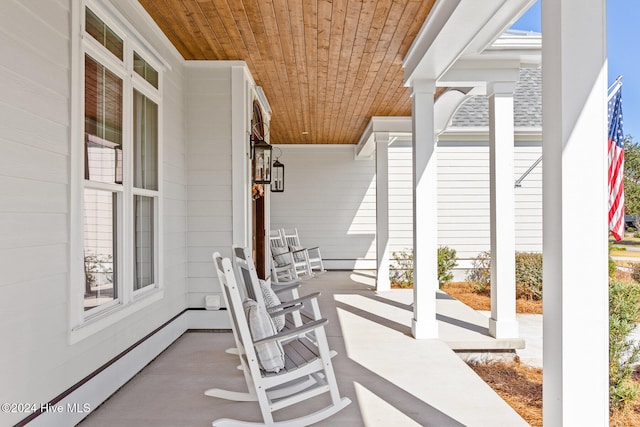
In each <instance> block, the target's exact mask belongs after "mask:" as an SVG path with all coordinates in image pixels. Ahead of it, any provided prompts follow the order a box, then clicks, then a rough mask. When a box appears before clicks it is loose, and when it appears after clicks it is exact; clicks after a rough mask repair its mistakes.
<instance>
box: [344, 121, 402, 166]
mask: <svg viewBox="0 0 640 427" xmlns="http://www.w3.org/2000/svg"><path fill="white" fill-rule="evenodd" d="M411 126H412V124H411V117H379V116H374V117H371V119H370V120H369V123H368V124H367V127H366V128H365V130H364V132H363V133H362V136H360V139H359V140H358V144H357V145H356V146H355V147H354V150H353V152H354V157H355V158H356V159H364V158H368V157H371V155H372V154H373V153H374V152H375V150H376V144H375V141H374V136H375V133H376V132H388V133H394V132H396V133H411Z"/></svg>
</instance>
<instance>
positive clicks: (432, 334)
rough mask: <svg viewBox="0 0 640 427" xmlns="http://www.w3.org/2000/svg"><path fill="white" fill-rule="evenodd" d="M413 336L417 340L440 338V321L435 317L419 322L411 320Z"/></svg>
mask: <svg viewBox="0 0 640 427" xmlns="http://www.w3.org/2000/svg"><path fill="white" fill-rule="evenodd" d="M411 334H412V335H413V337H414V338H415V339H417V340H428V339H437V338H438V335H439V334H438V321H437V320H436V319H435V317H434V318H433V319H431V320H423V321H421V322H418V321H417V320H416V319H411Z"/></svg>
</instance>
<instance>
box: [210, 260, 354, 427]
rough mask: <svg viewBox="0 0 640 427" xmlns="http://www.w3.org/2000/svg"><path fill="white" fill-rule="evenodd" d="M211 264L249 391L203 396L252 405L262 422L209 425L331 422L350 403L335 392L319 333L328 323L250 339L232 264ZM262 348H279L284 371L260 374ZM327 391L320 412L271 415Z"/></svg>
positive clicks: (212, 391) (229, 421)
mask: <svg viewBox="0 0 640 427" xmlns="http://www.w3.org/2000/svg"><path fill="white" fill-rule="evenodd" d="M213 261H214V264H215V268H216V271H217V273H218V277H219V279H220V283H221V286H222V290H223V296H224V300H225V303H226V305H227V308H228V311H229V315H230V316H231V323H232V325H233V327H232V329H233V335H234V339H235V341H236V345H237V347H238V348H239V349H240V350H241V351H240V355H241V361H242V368H243V369H242V372H243V374H244V377H245V381H246V384H247V387H248V389H249V392H248V393H242V392H234V391H229V390H222V389H210V390H207V391H206V392H205V394H207V395H208V396H214V397H219V398H222V399H228V400H235V401H255V400H257V401H258V402H259V405H260V411H261V412H262V417H263V420H264V422H262V423H260V422H247V421H240V420H233V419H228V418H222V419H218V420H215V421H214V422H213V423H212V424H213V426H218V427H227V426H278V427H299V426H307V425H311V424H314V423H317V422H319V421H322V420H324V419H326V418H328V417H330V416H331V415H333V414H335V413H337V412H338V411H340V410H341V409H343V408H344V407H345V406H347V405H348V404H349V403H351V401H350V400H349V399H348V398H346V397H340V394H339V391H338V384H337V382H336V379H335V373H334V371H333V365H332V362H331V352H330V351H329V346H328V344H327V337H326V334H325V331H324V325H325V324H326V323H327V320H326V319H319V320H314V321H313V322H310V323H308V324H306V325H304V326H301V327H298V328H294V329H293V330H289V331H283V332H280V333H278V334H275V335H272V336H267V337H265V338H261V339H254V338H253V336H252V334H251V332H250V325H249V322H248V320H247V317H246V316H245V313H244V310H243V302H242V301H241V296H240V291H239V287H238V283H237V281H236V277H235V274H234V271H233V266H232V264H231V260H230V259H228V258H224V259H223V258H222V257H221V256H220V254H219V253H215V254H214V255H213ZM310 302H311V304H312V305H315V306H316V308H317V300H315V298H314V297H312V298H311V299H310ZM251 326H253V324H252V325H251ZM308 332H313V333H314V336H315V337H316V340H317V345H316V344H314V343H313V342H311V341H310V340H308V339H306V338H301V336H303V335H304V334H306V333H308ZM276 343H278V344H276ZM280 343H283V344H280ZM265 345H281V346H282V347H281V348H282V351H283V353H284V368H281V369H280V370H279V371H277V372H266V371H265V370H261V368H260V365H259V363H261V362H259V359H258V353H257V350H258V351H259V352H262V351H263V350H260V349H261V348H262V349H264V346H265ZM261 346H262V347H261ZM327 392H328V393H329V395H330V398H331V403H330V404H329V405H328V406H326V407H325V408H323V409H320V410H318V411H316V412H313V413H310V414H307V415H304V416H301V417H298V418H294V419H289V420H284V421H274V419H273V413H274V412H275V411H277V410H280V409H283V408H285V407H288V406H291V405H294V404H296V403H299V402H302V401H304V400H307V399H310V398H313V397H315V396H318V395H321V394H323V393H327Z"/></svg>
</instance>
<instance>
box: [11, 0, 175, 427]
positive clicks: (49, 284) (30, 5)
mask: <svg viewBox="0 0 640 427" xmlns="http://www.w3.org/2000/svg"><path fill="white" fill-rule="evenodd" d="M120 3H123V4H121V5H120V8H121V11H122V12H123V13H124V14H125V16H132V17H134V18H135V19H136V22H135V23H134V24H135V26H136V28H137V29H138V30H139V31H140V32H141V33H143V34H148V35H151V34H154V29H153V28H150V27H148V26H147V25H146V24H145V22H146V21H145V20H144V19H142V17H143V16H144V14H141V13H140V12H139V9H138V6H136V5H133V6H132V5H130V4H124V2H120ZM71 4H72V3H71V1H70V0H56V1H46V2H40V1H20V0H5V1H2V2H0V50H1V51H2V53H3V55H1V57H0V147H2V152H3V155H2V157H1V158H0V271H2V274H1V275H0V333H1V334H2V336H3V337H4V340H5V343H6V345H4V346H3V347H2V349H1V350H0V378H2V385H1V386H0V401H2V402H47V401H49V400H51V399H52V398H54V397H55V396H57V395H58V394H59V393H61V392H63V391H64V390H66V389H67V388H68V387H70V386H72V385H73V384H75V383H76V382H78V381H80V380H81V379H82V378H84V377H85V376H86V375H88V374H89V373H91V372H92V371H94V370H95V369H97V368H98V367H100V366H101V365H102V364H104V363H105V362H107V361H108V360H110V359H111V358H113V357H115V356H116V355H117V354H118V353H120V352H121V351H123V350H124V349H126V348H127V347H129V346H130V345H132V344H133V343H135V342H136V341H137V340H139V339H140V338H142V337H143V336H145V335H146V334H148V333H149V332H150V331H152V330H153V329H155V328H156V327H158V326H160V325H161V324H162V323H164V322H165V321H167V320H169V319H170V318H171V317H172V316H173V315H175V314H177V313H179V312H180V311H181V310H183V309H184V308H185V304H186V298H185V295H186V261H187V253H186V242H185V240H186V233H187V229H186V227H187V222H186V213H187V211H186V203H187V193H186V179H187V177H186V172H185V150H184V145H185V142H184V135H185V124H184V116H185V115H184V105H183V103H184V87H183V86H184V83H183V82H184V77H183V74H182V73H183V70H182V68H183V65H182V62H181V61H179V60H176V59H175V56H174V53H172V52H171V51H170V49H167V47H166V46H165V44H164V42H163V43H155V41H157V40H160V39H161V36H153V37H152V40H151V41H152V42H154V48H155V49H156V50H158V51H160V52H162V53H163V54H164V53H167V57H166V58H165V59H167V60H168V61H169V64H170V66H171V70H167V71H166V72H165V78H164V103H163V105H164V118H163V120H162V122H161V123H162V126H163V128H162V131H163V136H164V146H163V148H164V149H163V153H162V154H163V160H164V165H163V166H164V176H163V182H162V188H163V191H164V193H163V195H164V197H163V200H162V204H163V212H162V213H164V216H163V218H162V225H163V228H162V230H161V233H162V235H163V238H164V241H163V245H164V246H163V249H164V252H163V254H162V260H163V263H162V265H161V268H163V272H164V297H163V299H162V300H161V301H158V302H156V303H154V304H152V305H150V306H148V307H146V308H144V309H142V310H140V311H138V312H136V313H133V314H132V315H130V316H128V317H126V318H125V319H123V320H122V321H120V322H118V323H116V324H114V325H112V326H111V327H109V328H106V329H103V330H101V331H99V332H97V333H95V334H93V335H91V336H90V337H88V338H86V339H84V340H82V341H80V342H78V343H76V344H74V345H69V340H68V336H69V329H70V324H69V311H70V307H69V292H70V290H71V289H73V288H72V286H71V284H70V283H69V277H70V271H69V268H70V259H69V242H70V238H69V234H70V224H69V214H70V212H69V205H70V200H69V189H70V171H69V164H70V159H69V156H70V153H71V150H72V147H71V145H70V138H71V132H72V130H71V129H70V123H71V117H70V110H71V106H70V92H71V83H72V81H71V78H70V68H69V67H70V63H71V58H70V55H71V52H70V46H71V42H70V30H71V24H70V18H71ZM80 84H82V83H81V82H80ZM80 110H81V111H82V108H81V109H80ZM25 416H26V414H3V415H2V421H1V422H0V424H2V425H5V424H6V425H13V424H15V423H17V422H19V421H20V420H21V419H23V418H24V417H25Z"/></svg>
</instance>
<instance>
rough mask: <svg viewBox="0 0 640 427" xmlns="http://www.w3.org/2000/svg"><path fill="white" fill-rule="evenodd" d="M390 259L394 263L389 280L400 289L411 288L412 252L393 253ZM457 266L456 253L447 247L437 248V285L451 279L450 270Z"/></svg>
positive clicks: (391, 266) (408, 250) (406, 250)
mask: <svg viewBox="0 0 640 427" xmlns="http://www.w3.org/2000/svg"><path fill="white" fill-rule="evenodd" d="M391 259H392V260H393V261H394V263H392V264H391V265H390V266H389V267H390V279H391V281H392V282H393V283H395V284H397V285H398V286H400V287H401V288H410V287H412V286H413V250H411V249H405V250H404V251H401V252H393V253H392V254H391ZM456 265H457V262H456V251H455V249H451V248H449V247H447V246H441V247H439V248H438V285H439V286H440V287H442V285H443V284H445V283H446V282H448V281H450V280H451V279H453V273H452V272H451V270H452V269H453V268H454V267H455V266H456Z"/></svg>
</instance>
